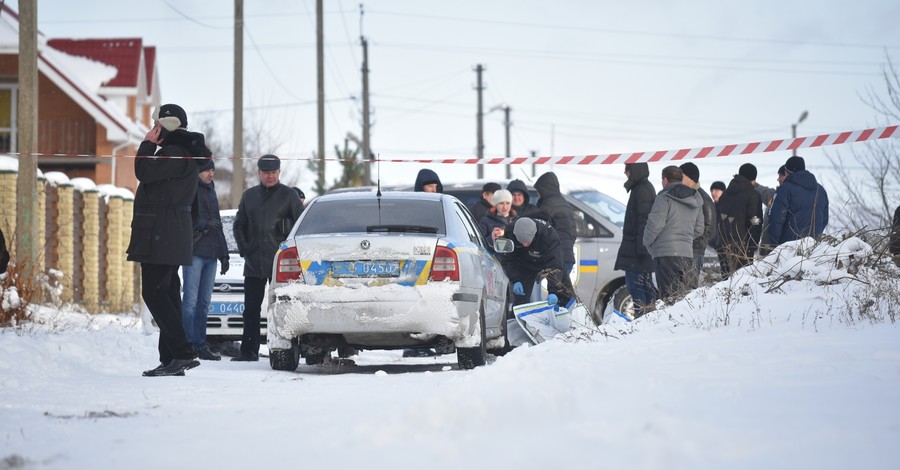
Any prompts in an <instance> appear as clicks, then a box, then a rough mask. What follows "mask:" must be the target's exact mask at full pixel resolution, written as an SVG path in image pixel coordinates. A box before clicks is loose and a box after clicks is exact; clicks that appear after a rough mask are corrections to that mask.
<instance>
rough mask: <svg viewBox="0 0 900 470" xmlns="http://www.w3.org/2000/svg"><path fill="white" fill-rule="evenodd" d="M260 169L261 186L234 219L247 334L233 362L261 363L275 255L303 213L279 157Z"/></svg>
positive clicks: (246, 196)
mask: <svg viewBox="0 0 900 470" xmlns="http://www.w3.org/2000/svg"><path fill="white" fill-rule="evenodd" d="M256 166H257V168H258V174H259V182H260V183H259V185H258V186H254V187H252V188H250V189H248V190H246V191H244V194H243V195H242V196H241V203H240V205H239V206H238V211H237V215H236V216H235V217H234V241H235V242H236V243H237V246H238V251H239V252H240V254H241V257H243V258H244V314H243V317H244V330H243V334H242V335H241V355H240V356H238V357H233V358H231V360H232V361H258V360H259V344H260V334H259V329H260V325H259V323H260V312H261V310H262V301H263V296H264V295H265V293H266V284H268V283H269V282H271V280H272V263H273V262H274V261H275V252H276V251H277V250H278V246H279V245H280V244H281V242H283V241H284V240H285V239H286V238H287V236H288V233H290V231H291V228H292V227H293V226H294V222H296V221H297V219H298V218H299V217H300V213H301V212H303V208H302V207H301V206H300V197H299V196H297V192H296V191H294V190H293V188H290V187H288V186H285V185H283V184H281V183H280V182H279V180H280V178H281V160H280V159H279V158H278V157H277V156H275V155H263V156H262V157H260V158H259V160H258V161H257V162H256Z"/></svg>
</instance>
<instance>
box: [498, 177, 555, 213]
mask: <svg viewBox="0 0 900 470" xmlns="http://www.w3.org/2000/svg"><path fill="white" fill-rule="evenodd" d="M506 190H507V191H509V192H510V194H512V198H513V200H512V208H513V210H515V211H516V214H519V217H538V218H540V219H544V220H547V217H546V216H545V215H544V214H541V213H539V212H540V210H539V209H538V208H537V207H535V206H534V205H532V204H531V202H530V201H531V196H529V195H528V187H527V186H525V182H523V181H522V180H520V179H515V180H512V181H510V182H509V184H507V185H506Z"/></svg>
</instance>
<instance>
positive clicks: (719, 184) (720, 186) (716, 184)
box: [709, 181, 728, 191]
mask: <svg viewBox="0 0 900 470" xmlns="http://www.w3.org/2000/svg"><path fill="white" fill-rule="evenodd" d="M716 189H718V190H719V191H725V190H726V189H728V188H726V187H725V183H723V182H721V181H713V184H712V186H710V187H709V190H710V191H713V190H716Z"/></svg>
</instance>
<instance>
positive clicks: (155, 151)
mask: <svg viewBox="0 0 900 470" xmlns="http://www.w3.org/2000/svg"><path fill="white" fill-rule="evenodd" d="M153 119H154V121H155V123H154V125H153V128H152V129H150V131H149V132H148V133H147V136H146V137H145V139H144V141H143V142H141V145H140V147H138V151H137V156H136V157H135V159H134V174H135V176H136V177H137V180H138V188H137V192H136V193H135V195H134V215H133V217H132V221H131V240H130V242H129V244H128V249H127V253H128V260H129V261H135V262H138V263H141V295H142V297H143V299H144V303H146V304H147V308H148V309H149V310H150V314H151V315H152V316H153V319H154V320H155V321H156V324H157V326H159V362H160V365H159V366H158V367H156V368H154V369H151V370H148V371H144V373H143V375H144V376H145V377H158V376H167V375H184V371H185V370H187V369H191V368H193V367H197V366H198V365H200V362H199V361H197V354H196V353H195V352H194V348H193V347H192V346H191V343H190V341H188V339H187V337H186V336H185V333H184V324H183V323H182V304H181V282H180V281H179V279H178V267H179V266H187V265H190V264H191V262H192V255H193V233H194V226H193V224H192V222H191V205H192V204H193V201H194V196H195V195H196V193H197V174H198V173H197V164H198V162H202V161H203V159H204V158H205V159H208V158H210V157H211V153H210V151H209V149H208V148H206V144H205V142H204V137H203V134H200V133H197V132H188V130H187V123H188V121H187V114H186V113H185V112H184V109H182V108H181V107H180V106H178V105H175V104H165V105H162V106H160V108H159V109H158V110H157V111H156V112H155V113H154V115H153Z"/></svg>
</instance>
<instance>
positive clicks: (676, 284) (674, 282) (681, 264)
mask: <svg viewBox="0 0 900 470" xmlns="http://www.w3.org/2000/svg"><path fill="white" fill-rule="evenodd" d="M653 263H654V264H655V265H656V285H657V286H658V287H659V298H660V299H663V300H664V301H666V302H669V301H670V300H671V299H674V298H678V297H680V296H682V295H684V294H685V293H687V292H688V291H690V290H691V289H693V288H694V287H696V285H697V273H696V272H695V270H696V269H697V267H696V261H695V260H694V258H692V257H686V256H685V257H681V256H661V257H659V258H653Z"/></svg>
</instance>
